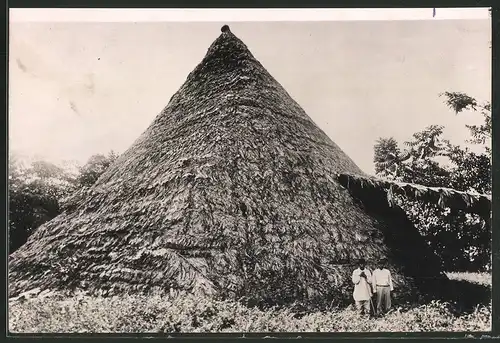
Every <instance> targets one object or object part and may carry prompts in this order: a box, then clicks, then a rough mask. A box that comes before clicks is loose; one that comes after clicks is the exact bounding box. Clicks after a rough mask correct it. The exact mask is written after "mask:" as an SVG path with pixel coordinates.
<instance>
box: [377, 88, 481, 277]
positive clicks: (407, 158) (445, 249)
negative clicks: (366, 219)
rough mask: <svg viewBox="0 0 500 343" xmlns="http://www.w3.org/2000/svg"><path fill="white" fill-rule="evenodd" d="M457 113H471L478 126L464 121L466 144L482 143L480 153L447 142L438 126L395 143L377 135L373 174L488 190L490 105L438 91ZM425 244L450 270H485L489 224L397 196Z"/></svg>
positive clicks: (478, 218)
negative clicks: (467, 133) (476, 116)
mask: <svg viewBox="0 0 500 343" xmlns="http://www.w3.org/2000/svg"><path fill="white" fill-rule="evenodd" d="M441 96H443V97H444V98H445V103H446V105H447V106H448V107H450V108H451V109H452V110H453V111H454V112H455V113H456V114H457V115H458V114H460V113H462V112H464V111H469V112H474V113H477V114H479V115H481V116H483V118H484V122H483V124H481V125H467V128H468V129H469V131H470V134H471V137H470V139H468V140H467V141H466V142H468V143H471V144H475V145H480V146H483V147H484V151H482V152H473V151H471V150H470V149H469V148H467V147H465V148H463V147H461V146H458V145H452V144H451V143H450V142H449V141H448V140H446V139H443V129H444V128H443V127H442V126H436V125H432V126H429V127H427V128H426V129H425V130H423V131H420V132H417V133H415V134H414V135H413V137H412V140H410V141H407V142H405V143H404V147H399V146H398V143H397V142H396V140H395V139H394V138H380V139H379V140H378V141H377V143H376V144H375V147H374V163H375V172H376V174H377V175H379V176H383V177H386V178H389V179H392V180H396V181H401V182H410V183H417V184H421V185H424V186H429V187H448V188H454V189H456V190H459V191H467V192H477V193H484V194H491V148H490V144H491V106H490V103H489V102H485V103H482V104H481V103H479V101H477V100H476V99H474V98H472V97H470V96H468V95H467V94H464V93H458V92H445V93H443V94H441ZM397 201H398V203H399V205H400V206H401V207H402V208H403V209H405V211H406V212H407V214H408V216H409V217H410V219H411V220H412V221H413V222H414V223H415V225H416V227H417V228H418V229H419V231H420V232H421V234H422V235H424V236H425V238H426V239H427V241H428V243H429V245H430V246H431V247H432V248H433V250H434V251H435V252H436V253H437V254H438V255H439V256H440V257H441V259H442V263H443V267H444V268H445V269H447V270H450V271H482V270H486V269H489V268H490V263H491V231H490V226H489V225H486V224H487V223H485V221H484V220H483V219H481V218H480V217H479V216H477V215H473V214H469V213H465V212H463V211H459V210H457V211H451V210H450V209H447V208H445V209H443V208H440V207H439V206H437V205H433V204H428V203H424V202H421V201H408V200H406V199H403V198H401V197H399V198H397Z"/></svg>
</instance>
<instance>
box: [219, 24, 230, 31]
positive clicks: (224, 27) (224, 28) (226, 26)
mask: <svg viewBox="0 0 500 343" xmlns="http://www.w3.org/2000/svg"><path fill="white" fill-rule="evenodd" d="M220 30H221V31H222V32H231V30H230V29H229V25H224V26H223V27H221V29H220Z"/></svg>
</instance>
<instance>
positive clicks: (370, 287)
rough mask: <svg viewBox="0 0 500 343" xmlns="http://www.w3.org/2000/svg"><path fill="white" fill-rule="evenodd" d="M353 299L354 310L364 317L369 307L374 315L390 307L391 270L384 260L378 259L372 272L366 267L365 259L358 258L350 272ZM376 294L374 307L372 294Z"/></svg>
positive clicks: (366, 315)
mask: <svg viewBox="0 0 500 343" xmlns="http://www.w3.org/2000/svg"><path fill="white" fill-rule="evenodd" d="M352 282H353V284H354V293H353V297H354V301H355V302H356V310H357V311H358V313H359V314H360V315H362V316H365V317H370V308H371V310H372V311H373V313H374V314H376V315H381V314H383V313H386V312H387V311H389V309H390V308H391V292H392V291H393V290H394V287H393V284H392V276H391V272H390V271H389V270H388V269H387V268H386V266H385V262H384V261H380V262H379V265H378V267H377V269H375V270H374V271H373V274H372V273H371V272H370V270H369V269H368V268H366V261H365V260H364V259H361V260H359V262H358V268H357V269H356V270H354V271H353V273H352ZM373 293H375V294H376V308H375V306H374V305H373V301H372V296H373Z"/></svg>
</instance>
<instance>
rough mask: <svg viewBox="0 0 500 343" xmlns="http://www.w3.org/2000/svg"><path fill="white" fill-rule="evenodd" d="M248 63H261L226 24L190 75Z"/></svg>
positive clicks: (229, 68) (226, 69) (232, 67)
mask: <svg viewBox="0 0 500 343" xmlns="http://www.w3.org/2000/svg"><path fill="white" fill-rule="evenodd" d="M247 63H252V64H257V65H260V63H259V62H258V61H257V60H256V59H255V57H254V56H253V55H252V53H251V52H250V50H249V49H248V47H247V46H246V45H245V43H243V41H241V39H239V38H238V37H236V35H234V34H233V33H232V32H231V30H230V29H229V26H228V25H224V26H222V27H221V34H220V35H219V37H217V39H216V40H215V41H214V42H213V43H212V45H210V47H209V49H208V51H207V54H206V55H205V57H204V58H203V60H202V61H201V63H200V64H199V65H198V66H197V67H196V68H195V69H194V70H193V72H192V73H191V74H190V77H198V76H200V75H202V74H205V73H210V74H214V73H215V74H216V73H217V72H220V71H228V70H233V69H234V68H236V67H241V66H243V65H245V64H247ZM188 79H189V78H188Z"/></svg>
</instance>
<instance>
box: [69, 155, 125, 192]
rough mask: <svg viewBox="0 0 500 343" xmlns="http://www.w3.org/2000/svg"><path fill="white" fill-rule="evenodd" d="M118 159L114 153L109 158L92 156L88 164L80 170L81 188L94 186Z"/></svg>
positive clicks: (79, 182)
mask: <svg viewBox="0 0 500 343" xmlns="http://www.w3.org/2000/svg"><path fill="white" fill-rule="evenodd" d="M117 158H118V156H117V155H116V154H115V153H114V152H113V151H111V152H110V153H109V154H108V155H107V156H105V155H102V154H97V155H93V156H91V157H90V158H89V159H88V161H87V163H86V164H85V165H84V166H83V167H81V168H80V175H79V176H78V184H79V185H80V186H81V187H90V186H92V185H93V184H94V183H95V182H96V181H97V179H99V177H100V176H101V175H102V173H104V172H105V171H106V169H108V167H109V166H110V165H111V164H112V163H113V162H114V161H115V160H116V159H117Z"/></svg>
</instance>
